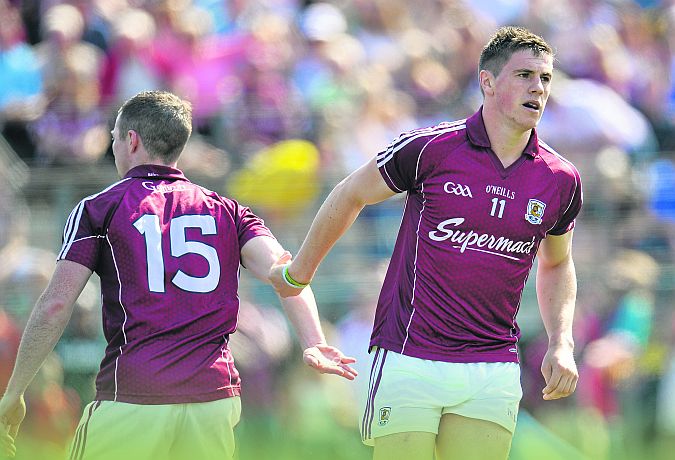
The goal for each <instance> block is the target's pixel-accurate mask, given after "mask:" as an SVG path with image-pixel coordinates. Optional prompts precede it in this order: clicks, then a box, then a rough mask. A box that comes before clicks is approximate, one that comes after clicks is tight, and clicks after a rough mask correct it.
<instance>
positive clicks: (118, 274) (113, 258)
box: [105, 235, 129, 401]
mask: <svg viewBox="0 0 675 460" xmlns="http://www.w3.org/2000/svg"><path fill="white" fill-rule="evenodd" d="M105 239H106V241H107V242H108V245H109V246H110V254H111V256H112V260H113V265H114V266H115V273H117V283H118V284H119V294H118V300H119V302H120V307H122V312H123V313H124V322H122V336H123V337H124V345H126V344H127V343H129V342H128V341H127V333H126V331H125V330H124V327H125V326H126V324H127V319H128V318H129V317H128V316H127V309H126V308H124V304H123V303H122V280H121V279H120V271H119V269H118V268H117V259H116V258H115V250H114V249H113V245H112V242H111V241H110V238H109V237H108V235H106V236H105ZM119 348H120V354H119V355H118V356H117V358H115V396H114V398H113V401H117V365H118V364H119V359H120V357H121V356H122V354H123V352H122V345H120V347H119Z"/></svg>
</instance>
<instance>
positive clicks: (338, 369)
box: [302, 344, 358, 380]
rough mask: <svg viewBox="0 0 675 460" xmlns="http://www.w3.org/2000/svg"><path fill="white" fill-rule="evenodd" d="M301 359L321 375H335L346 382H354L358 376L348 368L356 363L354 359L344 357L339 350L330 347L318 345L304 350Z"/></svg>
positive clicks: (351, 368) (353, 370) (354, 370)
mask: <svg viewBox="0 0 675 460" xmlns="http://www.w3.org/2000/svg"><path fill="white" fill-rule="evenodd" d="M302 359H303V361H305V363H306V364H307V365H308V366H310V367H313V368H314V369H316V370H317V371H319V372H321V373H322V374H335V375H339V376H341V377H344V378H346V379H347V380H354V378H356V376H357V375H358V372H356V369H354V368H353V367H351V366H350V364H353V363H355V362H356V359H354V358H350V357H348V356H345V355H344V354H342V352H341V351H340V350H338V349H337V348H335V347H331V346H330V345H323V344H319V345H314V346H313V347H309V348H306V349H305V351H304V352H303V354H302Z"/></svg>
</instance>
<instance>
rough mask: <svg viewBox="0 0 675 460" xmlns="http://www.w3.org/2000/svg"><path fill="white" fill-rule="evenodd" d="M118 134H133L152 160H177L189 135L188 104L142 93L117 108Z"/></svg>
mask: <svg viewBox="0 0 675 460" xmlns="http://www.w3.org/2000/svg"><path fill="white" fill-rule="evenodd" d="M118 114H119V119H118V130H119V133H120V134H119V135H120V136H122V135H124V134H123V133H127V132H128V131H130V130H133V131H136V132H137V133H138V135H139V136H140V138H141V140H142V141H143V146H144V147H145V150H146V151H147V152H148V154H149V155H150V156H151V157H153V158H160V159H162V160H163V161H164V162H166V163H171V162H174V161H176V160H177V159H178V157H179V156H180V154H181V152H182V151H183V148H184V147H185V144H186V143H187V141H188V139H189V138H190V135H191V134H192V105H191V104H190V103H189V102H188V101H184V100H182V99H181V98H179V97H178V96H176V95H175V94H172V93H169V92H166V91H143V92H141V93H138V94H137V95H135V96H134V97H132V98H131V99H129V100H128V101H126V102H125V103H124V104H122V107H120V109H119V111H118Z"/></svg>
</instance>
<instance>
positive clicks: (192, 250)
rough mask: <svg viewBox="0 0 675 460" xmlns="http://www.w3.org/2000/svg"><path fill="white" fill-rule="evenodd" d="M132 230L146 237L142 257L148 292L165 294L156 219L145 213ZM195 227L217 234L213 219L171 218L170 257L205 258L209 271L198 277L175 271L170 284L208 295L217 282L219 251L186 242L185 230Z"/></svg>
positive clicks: (201, 217) (204, 245) (159, 237)
mask: <svg viewBox="0 0 675 460" xmlns="http://www.w3.org/2000/svg"><path fill="white" fill-rule="evenodd" d="M134 227H136V229H137V230H138V231H139V232H140V233H141V235H143V236H144V237H145V254H146V258H147V263H148V289H150V291H151V292H165V291H166V288H165V286H164V255H163V254H162V232H161V229H160V228H159V217H158V216H156V215H154V214H144V215H143V216H141V217H139V218H138V219H137V220H136V222H134ZM187 228H198V229H200V230H201V233H202V235H215V234H216V221H215V219H214V217H213V216H200V215H193V216H179V217H174V218H173V219H171V223H170V230H169V234H170V236H171V256H173V257H180V256H183V255H185V254H198V255H200V256H202V257H204V258H205V259H206V261H207V262H208V264H209V271H208V273H207V274H206V276H204V277H202V278H199V277H195V276H190V275H188V274H186V273H185V272H183V271H182V270H178V272H177V273H176V275H175V276H174V277H173V279H172V280H171V282H172V283H173V284H175V285H176V286H178V287H179V288H181V289H183V290H184V291H189V292H211V291H213V290H214V289H215V288H216V287H217V286H218V281H219V280H220V262H219V260H218V252H217V251H216V249H215V248H214V247H212V246H209V245H208V244H205V243H202V242H199V241H187V240H186V239H185V229H187Z"/></svg>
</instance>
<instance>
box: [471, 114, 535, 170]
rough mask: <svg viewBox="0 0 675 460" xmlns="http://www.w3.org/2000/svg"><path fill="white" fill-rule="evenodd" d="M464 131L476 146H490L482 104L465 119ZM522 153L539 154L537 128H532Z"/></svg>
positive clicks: (533, 155) (532, 155)
mask: <svg viewBox="0 0 675 460" xmlns="http://www.w3.org/2000/svg"><path fill="white" fill-rule="evenodd" d="M466 132H467V135H468V136H469V141H470V142H471V143H472V144H473V145H475V146H477V147H485V148H488V149H489V148H490V147H492V144H490V138H489V137H488V134H487V130H486V129H485V123H484V122H483V106H481V108H480V109H478V112H476V113H474V114H473V115H471V117H469V118H467V120H466ZM523 153H525V154H527V155H529V156H531V157H532V158H534V157H536V156H537V155H538V154H539V137H538V136H537V130H536V129H533V130H532V134H531V135H530V140H529V141H528V142H527V145H526V146H525V149H524V150H523Z"/></svg>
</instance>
